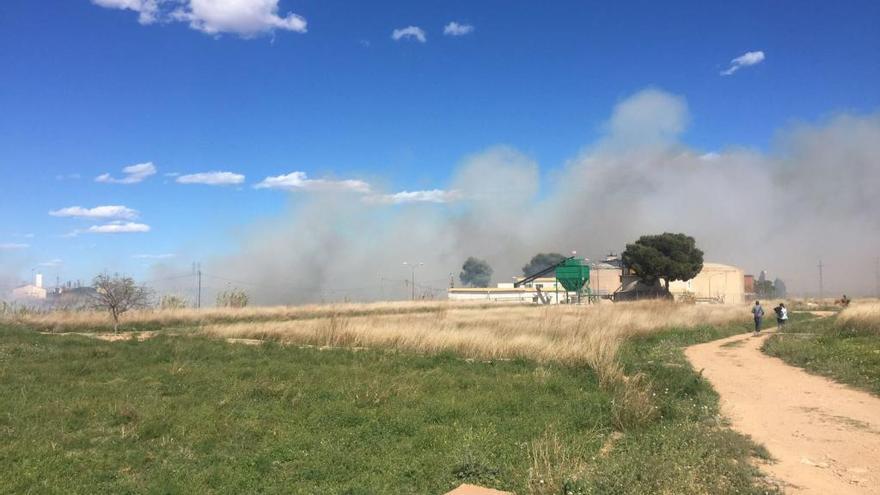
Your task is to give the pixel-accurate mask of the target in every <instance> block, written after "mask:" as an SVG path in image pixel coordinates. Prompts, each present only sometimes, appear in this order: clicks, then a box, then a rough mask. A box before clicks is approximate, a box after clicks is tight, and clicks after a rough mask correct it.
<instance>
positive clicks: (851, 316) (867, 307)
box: [837, 300, 880, 334]
mask: <svg viewBox="0 0 880 495" xmlns="http://www.w3.org/2000/svg"><path fill="white" fill-rule="evenodd" d="M837 324H838V325H840V326H844V327H847V328H852V329H855V330H857V331H860V332H866V333H873V334H880V301H877V300H862V301H854V302H853V303H852V304H851V305H850V306H849V307H848V308H846V309H844V310H843V311H841V312H840V313H839V314H838V315H837Z"/></svg>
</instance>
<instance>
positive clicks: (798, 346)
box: [763, 302, 880, 395]
mask: <svg viewBox="0 0 880 495" xmlns="http://www.w3.org/2000/svg"><path fill="white" fill-rule="evenodd" d="M763 350H764V352H766V353H767V354H769V355H771V356H776V357H779V358H782V359H783V360H785V361H786V362H787V363H789V364H792V365H794V366H799V367H802V368H805V369H807V370H808V371H810V372H813V373H817V374H820V375H824V376H827V377H830V378H833V379H835V380H838V381H840V382H843V383H848V384H850V385H854V386H856V387H859V388H863V389H865V390H868V391H871V392H873V393H875V394H878V395H880V303H876V302H875V303H862V304H854V305H852V306H850V307H849V308H847V309H845V310H844V311H842V312H840V313H839V314H838V315H837V316H835V317H830V318H823V319H816V320H812V321H809V322H805V323H801V324H798V325H796V326H791V327H789V328H788V329H787V330H786V332H784V333H782V334H780V335H775V336H773V337H771V338H770V339H768V340H767V342H766V343H765V344H764V348H763Z"/></svg>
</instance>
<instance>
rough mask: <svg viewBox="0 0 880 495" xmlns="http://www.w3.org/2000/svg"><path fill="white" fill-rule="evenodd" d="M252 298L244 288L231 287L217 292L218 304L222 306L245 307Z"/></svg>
mask: <svg viewBox="0 0 880 495" xmlns="http://www.w3.org/2000/svg"><path fill="white" fill-rule="evenodd" d="M249 300H250V298H249V297H248V295H247V292H245V291H244V290H242V289H229V290H225V291H223V292H221V293H219V294H217V306H218V307H221V308H243V307H245V306H247V305H248V301H249Z"/></svg>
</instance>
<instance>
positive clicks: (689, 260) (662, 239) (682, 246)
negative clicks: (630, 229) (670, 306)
mask: <svg viewBox="0 0 880 495" xmlns="http://www.w3.org/2000/svg"><path fill="white" fill-rule="evenodd" d="M622 259H623V262H624V264H625V265H626V266H627V267H628V268H629V269H631V270H632V271H633V272H634V273H635V274H636V276H638V277H639V279H641V280H642V281H644V282H645V283H648V284H653V283H655V282H656V281H657V280H659V279H663V280H665V281H666V289H667V290H669V283H670V282H673V281H676V280H690V279H692V278H694V277H696V276H697V274H698V273H700V270H702V269H703V251H701V250H699V249H698V248H697V245H696V241H695V240H694V238H693V237H691V236H689V235H685V234H672V233H669V232H665V233H663V234H660V235H643V236H642V237H640V238H639V240H637V241H636V242H635V243H632V244H627V245H626V250H625V251H624V252H623V254H622Z"/></svg>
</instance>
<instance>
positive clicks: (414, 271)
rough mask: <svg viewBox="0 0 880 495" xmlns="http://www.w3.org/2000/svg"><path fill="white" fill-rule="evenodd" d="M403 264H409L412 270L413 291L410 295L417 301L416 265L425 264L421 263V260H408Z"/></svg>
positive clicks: (411, 288) (411, 285) (411, 282)
mask: <svg viewBox="0 0 880 495" xmlns="http://www.w3.org/2000/svg"><path fill="white" fill-rule="evenodd" d="M403 264H404V265H407V266H409V268H410V271H411V273H410V291H411V295H410V297H411V298H412V300H413V301H415V300H416V267H418V266H424V263H421V262H419V263H409V262H407V261H404V262H403Z"/></svg>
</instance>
